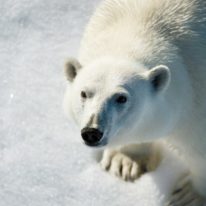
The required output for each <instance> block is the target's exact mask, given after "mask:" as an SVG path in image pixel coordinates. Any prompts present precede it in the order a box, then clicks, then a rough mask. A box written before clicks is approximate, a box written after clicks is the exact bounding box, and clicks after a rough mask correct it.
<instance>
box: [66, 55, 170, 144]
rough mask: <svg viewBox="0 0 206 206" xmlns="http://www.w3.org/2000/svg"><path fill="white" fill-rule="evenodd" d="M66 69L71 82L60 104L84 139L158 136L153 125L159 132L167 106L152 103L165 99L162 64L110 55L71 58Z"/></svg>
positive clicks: (119, 140)
mask: <svg viewBox="0 0 206 206" xmlns="http://www.w3.org/2000/svg"><path fill="white" fill-rule="evenodd" d="M65 74H66V77H67V80H68V82H69V83H70V84H69V85H68V89H67V92H66V95H65V99H64V108H65V110H66V112H69V113H70V115H72V117H73V118H74V120H75V121H76V122H77V124H78V125H79V127H80V130H81V136H82V138H83V140H84V142H85V144H86V145H89V146H103V145H106V144H115V143H117V144H122V143H123V144H125V143H134V142H136V141H147V140H150V139H151V138H153V137H154V136H157V135H154V133H157V132H156V131H155V132H154V131H153V130H152V128H153V127H154V125H155V126H156V127H158V126H159V128H156V130H159V132H160V130H162V129H161V126H162V124H165V123H166V122H167V117H165V114H164V112H165V111H163V112H160V111H159V110H157V109H158V108H159V107H157V106H156V105H158V104H160V103H158V102H161V101H163V100H161V99H164V98H163V96H164V93H165V90H166V89H167V87H168V85H169V82H170V71H169V69H168V68H167V67H166V66H163V65H159V66H155V67H153V68H147V67H145V66H144V65H142V64H139V63H136V62H133V61H131V60H119V59H110V58H103V59H100V60H98V61H94V62H93V63H91V64H89V65H88V66H82V65H81V64H80V63H79V62H78V61H77V60H76V59H69V60H68V62H67V63H66V66H65ZM160 106H161V105H160ZM161 107H162V106H161ZM161 109H162V110H164V107H162V108H161ZM160 113H161V114H160ZM156 114H158V115H159V118H157V117H155V115H156ZM161 116H163V117H161ZM158 119H162V120H163V121H162V122H161V121H159V120H158ZM160 125H161V126H160ZM149 128H150V129H149ZM151 134H153V135H151Z"/></svg>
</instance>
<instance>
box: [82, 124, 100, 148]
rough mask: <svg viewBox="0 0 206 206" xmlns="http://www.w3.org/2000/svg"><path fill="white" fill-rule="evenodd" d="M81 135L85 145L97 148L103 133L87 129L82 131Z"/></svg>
mask: <svg viewBox="0 0 206 206" xmlns="http://www.w3.org/2000/svg"><path fill="white" fill-rule="evenodd" d="M81 135H82V138H83V140H84V142H85V144H87V145H89V146H96V145H97V144H98V143H99V141H100V140H101V138H102V136H103V133H102V132H100V131H99V130H98V129H95V128H89V127H86V128H84V129H82V131H81Z"/></svg>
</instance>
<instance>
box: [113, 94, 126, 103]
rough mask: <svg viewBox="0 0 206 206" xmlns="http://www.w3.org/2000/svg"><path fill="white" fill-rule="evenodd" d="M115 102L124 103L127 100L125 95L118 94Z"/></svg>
mask: <svg viewBox="0 0 206 206" xmlns="http://www.w3.org/2000/svg"><path fill="white" fill-rule="evenodd" d="M116 102H117V103H118V104H124V103H126V102H127V97H125V96H124V95H120V96H118V97H117V98H116Z"/></svg>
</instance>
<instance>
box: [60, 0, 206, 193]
mask: <svg viewBox="0 0 206 206" xmlns="http://www.w3.org/2000/svg"><path fill="white" fill-rule="evenodd" d="M205 37H206V3H205V1H204V0H172V1H171V0H106V1H104V2H103V3H102V4H101V5H100V7H99V8H98V9H97V11H96V13H95V14H94V16H93V17H92V18H91V21H90V23H89V25H88V27H87V29H86V31H85V34H84V37H83V40H82V46H81V49H80V56H79V60H80V63H81V65H82V67H83V68H82V69H80V71H79V72H78V74H77V77H76V78H75V80H74V82H73V83H72V85H71V88H70V90H68V92H67V95H66V97H65V104H64V105H65V108H66V109H68V108H69V109H70V110H71V113H72V114H73V116H74V118H75V120H76V121H77V123H78V124H79V125H80V128H81V129H82V128H83V127H84V126H85V124H86V123H87V121H88V119H89V117H90V116H91V114H98V118H99V119H100V120H101V121H100V120H99V122H101V124H100V123H99V126H100V128H101V129H102V130H104V131H105V134H104V136H105V137H104V138H107V141H108V144H109V145H112V144H114V145H116V144H122V145H124V144H129V143H138V142H147V141H154V140H155V139H159V138H165V139H166V140H167V141H168V142H169V143H170V144H172V145H173V146H174V147H175V148H177V149H178V150H179V151H180V153H181V154H182V157H183V158H184V159H185V161H186V162H187V164H188V166H189V168H190V170H191V173H192V178H193V182H194V184H195V187H196V189H197V190H198V191H199V192H200V193H201V194H202V195H204V196H206V175H205V174H206V92H205V90H206V39H205ZM158 65H166V67H168V68H169V71H170V76H171V77H170V81H169V82H168V86H165V89H164V90H163V91H161V92H159V93H158V94H156V95H152V94H151V92H150V86H149V75H150V73H151V71H152V68H155V67H156V66H158ZM126 86H128V87H129V88H130V89H127V87H126ZM85 89H89V92H90V98H89V99H88V100H87V102H82V100H81V98H80V92H81V91H82V90H85ZM121 92H124V93H127V95H128V96H129V102H128V103H127V104H126V105H125V107H124V108H123V109H121V110H118V108H117V106H114V105H113V104H114V103H111V102H112V100H111V99H112V97H113V96H114V95H115V94H118V93H121ZM68 96H70V100H71V101H68V99H69V97H68Z"/></svg>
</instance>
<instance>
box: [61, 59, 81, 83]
mask: <svg viewBox="0 0 206 206" xmlns="http://www.w3.org/2000/svg"><path fill="white" fill-rule="evenodd" d="M81 67H82V66H81V64H80V63H79V61H78V60H77V59H75V58H69V59H67V61H66V63H65V66H64V73H65V75H66V78H67V80H69V81H70V82H73V80H74V79H75V77H76V76H77V73H78V72H79V70H80V69H81Z"/></svg>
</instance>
